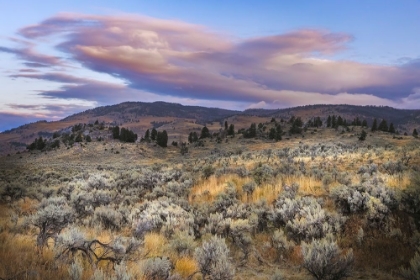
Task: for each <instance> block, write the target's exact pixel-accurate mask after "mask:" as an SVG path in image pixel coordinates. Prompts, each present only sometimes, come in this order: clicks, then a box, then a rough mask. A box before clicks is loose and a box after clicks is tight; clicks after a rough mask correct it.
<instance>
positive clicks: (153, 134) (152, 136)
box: [150, 128, 157, 141]
mask: <svg viewBox="0 0 420 280" xmlns="http://www.w3.org/2000/svg"><path fill="white" fill-rule="evenodd" d="M156 136H157V130H156V129H155V128H153V129H152V133H151V134H150V139H152V140H153V141H155V140H156Z"/></svg>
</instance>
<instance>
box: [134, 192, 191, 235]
mask: <svg viewBox="0 0 420 280" xmlns="http://www.w3.org/2000/svg"><path fill="white" fill-rule="evenodd" d="M132 216H133V229H134V234H135V235H136V236H137V237H142V236H143V235H144V234H145V233H146V232H150V231H160V230H161V229H163V231H164V234H165V235H167V236H171V235H172V234H173V233H174V232H175V231H176V230H180V231H187V232H189V233H191V234H192V233H193V226H194V217H193V216H192V214H191V213H189V212H187V211H185V210H184V209H182V208H181V207H180V206H178V205H175V204H173V203H171V202H170V201H169V200H168V199H167V198H162V199H160V200H154V201H146V202H144V203H143V204H142V205H141V206H140V209H137V210H135V212H134V213H132Z"/></svg>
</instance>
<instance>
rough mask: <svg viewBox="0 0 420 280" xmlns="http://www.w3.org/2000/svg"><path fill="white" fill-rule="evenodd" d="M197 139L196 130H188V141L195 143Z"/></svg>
mask: <svg viewBox="0 0 420 280" xmlns="http://www.w3.org/2000/svg"><path fill="white" fill-rule="evenodd" d="M197 141H198V135H197V132H195V131H193V132H190V135H188V142H190V143H195V142H197Z"/></svg>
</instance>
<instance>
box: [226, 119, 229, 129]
mask: <svg viewBox="0 0 420 280" xmlns="http://www.w3.org/2000/svg"><path fill="white" fill-rule="evenodd" d="M228 128H229V127H228V122H227V121H225V130H228Z"/></svg>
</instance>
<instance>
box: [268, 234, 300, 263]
mask: <svg viewBox="0 0 420 280" xmlns="http://www.w3.org/2000/svg"><path fill="white" fill-rule="evenodd" d="M271 246H272V247H273V248H274V249H275V250H276V252H277V261H278V260H279V259H281V258H283V254H287V253H288V252H289V251H290V250H291V249H292V248H293V247H295V243H294V242H293V241H292V240H289V239H288V238H287V236H286V234H285V233H284V231H283V230H281V229H278V230H276V231H274V233H273V235H272V236H271Z"/></svg>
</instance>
